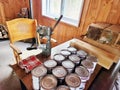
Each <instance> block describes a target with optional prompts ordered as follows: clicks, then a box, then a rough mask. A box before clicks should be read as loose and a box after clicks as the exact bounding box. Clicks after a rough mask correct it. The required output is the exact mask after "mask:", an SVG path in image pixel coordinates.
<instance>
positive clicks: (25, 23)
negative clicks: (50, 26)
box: [6, 18, 42, 63]
mask: <svg viewBox="0 0 120 90" xmlns="http://www.w3.org/2000/svg"><path fill="white" fill-rule="evenodd" d="M6 24H7V28H8V34H9V38H10V47H11V48H12V49H13V52H14V56H15V59H16V62H17V63H19V61H20V60H22V59H25V58H27V57H29V56H31V55H36V54H39V53H41V52H42V50H41V49H33V50H25V51H23V52H22V51H21V50H20V49H18V48H17V47H16V46H15V44H14V43H15V42H18V41H20V40H26V39H31V38H36V40H37V41H38V43H39V44H40V41H39V36H38V34H37V32H36V26H37V24H36V20H35V19H28V18H17V19H13V20H10V21H6Z"/></svg>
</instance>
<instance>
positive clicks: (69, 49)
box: [67, 46, 77, 54]
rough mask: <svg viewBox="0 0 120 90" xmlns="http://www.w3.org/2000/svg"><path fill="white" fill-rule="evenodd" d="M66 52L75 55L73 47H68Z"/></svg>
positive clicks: (75, 51) (75, 50)
mask: <svg viewBox="0 0 120 90" xmlns="http://www.w3.org/2000/svg"><path fill="white" fill-rule="evenodd" d="M67 50H68V51H70V52H71V53H72V54H76V53H77V49H76V48H75V47H72V46H70V47H68V48H67Z"/></svg>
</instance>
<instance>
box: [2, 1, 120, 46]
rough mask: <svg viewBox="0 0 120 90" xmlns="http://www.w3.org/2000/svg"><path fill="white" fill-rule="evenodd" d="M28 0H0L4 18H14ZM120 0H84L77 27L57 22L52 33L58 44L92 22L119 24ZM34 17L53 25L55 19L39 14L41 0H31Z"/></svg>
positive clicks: (80, 31)
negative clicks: (2, 5)
mask: <svg viewBox="0 0 120 90" xmlns="http://www.w3.org/2000/svg"><path fill="white" fill-rule="evenodd" d="M28 1H29V0H0V2H2V3H3V4H4V8H5V17H6V20H9V19H12V18H16V15H17V13H18V12H19V11H20V8H21V7H25V6H27V7H28V6H29V3H28ZM119 5H120V0H85V2H84V8H83V13H82V18H81V20H80V24H79V27H74V26H71V25H68V24H65V23H59V25H58V26H57V27H56V29H55V31H54V34H53V35H52V37H53V38H55V39H56V40H57V41H58V43H56V45H57V44H60V43H62V42H64V41H67V40H69V39H71V38H75V37H80V36H81V35H82V34H85V33H86V30H87V27H88V25H89V24H90V23H92V22H107V23H112V24H120V7H119ZM33 7H34V18H36V19H37V20H38V23H40V24H42V25H46V26H51V27H52V26H54V24H55V22H56V21H55V20H53V19H50V18H47V17H43V16H42V15H41V0H33Z"/></svg>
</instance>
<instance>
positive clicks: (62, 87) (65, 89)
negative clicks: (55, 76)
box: [56, 85, 70, 90]
mask: <svg viewBox="0 0 120 90" xmlns="http://www.w3.org/2000/svg"><path fill="white" fill-rule="evenodd" d="M56 90H70V88H69V87H68V86H66V85H60V86H58V87H57V89H56Z"/></svg>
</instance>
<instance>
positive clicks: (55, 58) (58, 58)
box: [53, 54, 65, 65]
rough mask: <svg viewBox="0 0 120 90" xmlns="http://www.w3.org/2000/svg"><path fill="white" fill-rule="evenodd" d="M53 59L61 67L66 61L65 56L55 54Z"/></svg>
mask: <svg viewBox="0 0 120 90" xmlns="http://www.w3.org/2000/svg"><path fill="white" fill-rule="evenodd" d="M53 59H54V60H55V61H56V62H57V63H58V65H61V62H62V61H63V60H65V56H63V55H62V54H55V55H54V56H53Z"/></svg>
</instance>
